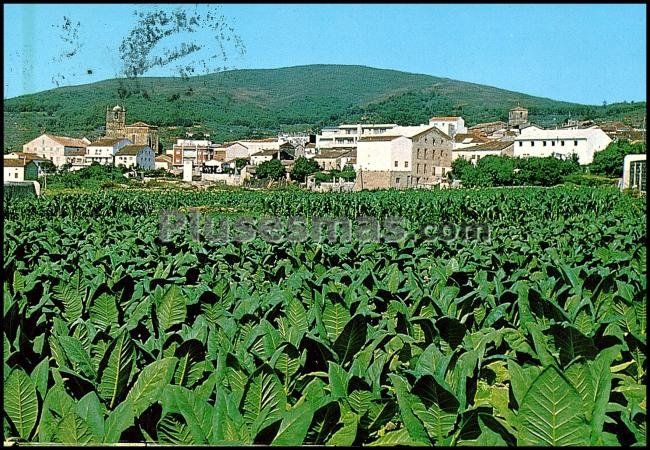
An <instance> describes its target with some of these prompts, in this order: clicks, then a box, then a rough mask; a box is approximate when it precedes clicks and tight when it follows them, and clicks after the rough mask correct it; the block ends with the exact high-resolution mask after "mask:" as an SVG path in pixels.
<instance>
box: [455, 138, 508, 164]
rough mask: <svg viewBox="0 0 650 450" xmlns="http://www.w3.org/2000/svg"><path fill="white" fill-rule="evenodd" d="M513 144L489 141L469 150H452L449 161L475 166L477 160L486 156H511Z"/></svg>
mask: <svg viewBox="0 0 650 450" xmlns="http://www.w3.org/2000/svg"><path fill="white" fill-rule="evenodd" d="M513 148H514V142H512V141H490V142H485V143H483V144H480V145H476V146H473V147H469V148H461V149H454V150H452V156H451V160H452V161H455V160H457V159H458V158H461V159H464V160H466V161H469V162H471V163H473V164H476V163H477V162H478V160H479V159H481V158H483V157H485V156H488V155H493V156H513Z"/></svg>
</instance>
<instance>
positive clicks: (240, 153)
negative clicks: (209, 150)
mask: <svg viewBox="0 0 650 450" xmlns="http://www.w3.org/2000/svg"><path fill="white" fill-rule="evenodd" d="M249 156H250V155H249V149H248V147H246V146H245V145H244V144H242V143H241V142H225V143H224V144H222V145H220V146H218V147H215V149H214V159H216V160H217V161H221V162H225V161H231V160H233V159H248V157H249Z"/></svg>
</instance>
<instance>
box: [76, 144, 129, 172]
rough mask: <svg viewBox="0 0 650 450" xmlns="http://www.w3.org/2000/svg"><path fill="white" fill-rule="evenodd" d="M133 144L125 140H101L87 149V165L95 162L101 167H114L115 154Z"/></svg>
mask: <svg viewBox="0 0 650 450" xmlns="http://www.w3.org/2000/svg"><path fill="white" fill-rule="evenodd" d="M129 144H133V142H131V141H130V140H129V139H125V138H101V139H99V140H96V141H94V142H91V143H90V144H89V145H88V147H86V154H85V163H86V164H87V165H90V164H92V163H94V162H96V163H98V164H101V165H111V166H112V165H114V158H115V154H116V153H117V152H118V151H119V150H120V149H121V148H122V147H124V146H126V145H129Z"/></svg>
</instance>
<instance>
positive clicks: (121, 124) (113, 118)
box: [106, 105, 126, 138]
mask: <svg viewBox="0 0 650 450" xmlns="http://www.w3.org/2000/svg"><path fill="white" fill-rule="evenodd" d="M125 126H126V109H125V108H122V107H121V106H120V105H116V106H115V107H113V109H109V108H108V106H107V107H106V137H109V138H119V137H124V136H125V133H126V129H125Z"/></svg>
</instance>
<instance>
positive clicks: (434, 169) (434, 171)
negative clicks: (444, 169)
mask: <svg viewBox="0 0 650 450" xmlns="http://www.w3.org/2000/svg"><path fill="white" fill-rule="evenodd" d="M435 174H436V168H435V166H434V167H433V175H435Z"/></svg>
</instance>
